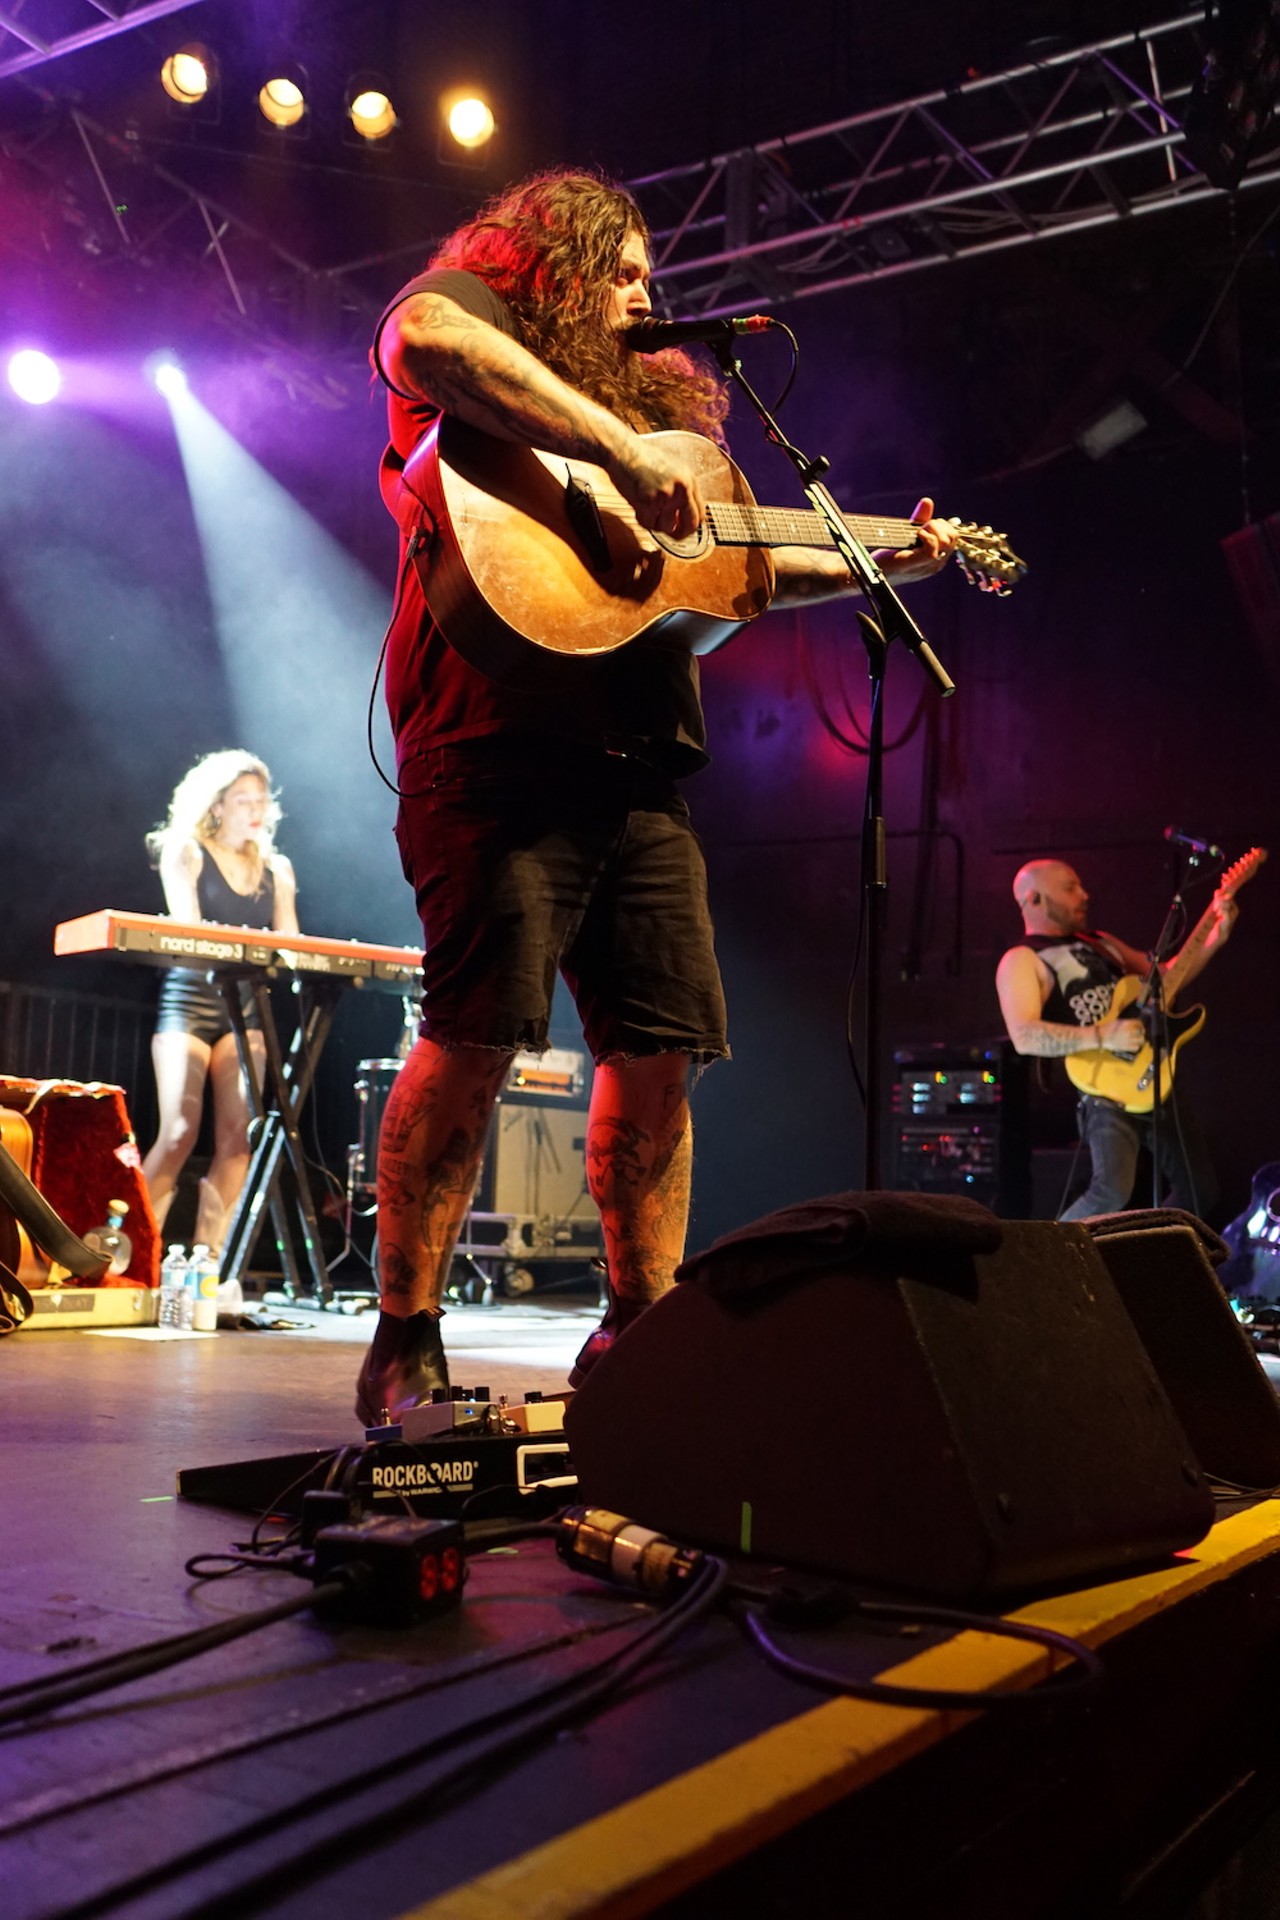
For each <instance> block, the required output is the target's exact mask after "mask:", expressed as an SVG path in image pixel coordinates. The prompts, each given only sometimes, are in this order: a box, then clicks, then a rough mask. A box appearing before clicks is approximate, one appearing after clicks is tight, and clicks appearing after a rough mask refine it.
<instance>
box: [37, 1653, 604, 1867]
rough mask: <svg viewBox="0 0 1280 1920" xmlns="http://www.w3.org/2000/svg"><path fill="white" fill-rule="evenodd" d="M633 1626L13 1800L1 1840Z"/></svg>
mask: <svg viewBox="0 0 1280 1920" xmlns="http://www.w3.org/2000/svg"><path fill="white" fill-rule="evenodd" d="M630 1624H631V1623H630V1621H627V1620H616V1619H615V1620H605V1621H597V1622H596V1623H595V1624H594V1625H592V1626H582V1627H566V1628H563V1629H561V1630H559V1631H557V1632H555V1633H551V1634H545V1635H542V1636H540V1637H539V1638H538V1639H536V1640H533V1641H524V1642H523V1643H521V1644H520V1645H518V1646H515V1647H511V1646H504V1647H499V1648H497V1649H494V1650H490V1651H485V1652H481V1653H478V1654H475V1655H473V1656H471V1658H469V1659H467V1660H463V1661H460V1662H458V1663H457V1664H456V1665H455V1666H452V1667H450V1668H449V1669H448V1670H447V1671H446V1672H444V1673H431V1674H429V1675H428V1676H427V1677H426V1678H424V1679H420V1680H413V1681H410V1682H409V1683H408V1684H407V1685H402V1686H400V1687H397V1688H396V1690H395V1691H394V1692H388V1693H385V1694H381V1695H375V1696H373V1697H368V1696H366V1697H364V1698H361V1699H358V1700H354V1701H350V1702H348V1703H346V1704H344V1705H342V1706H337V1707H322V1708H321V1709H320V1710H319V1711H318V1712H317V1713H314V1714H312V1715H311V1716H310V1717H309V1718H307V1719H306V1720H301V1719H299V1718H298V1717H297V1716H296V1715H295V1714H294V1713H293V1712H292V1711H290V1712H288V1713H287V1715H285V1716H284V1724H277V1725H275V1726H271V1725H269V1724H268V1725H267V1726H266V1727H265V1728H264V1727H263V1726H261V1725H257V1726H256V1727H255V1728H254V1729H253V1730H252V1731H246V1732H244V1733H243V1734H241V1735H240V1736H239V1737H238V1738H237V1737H232V1736H230V1735H228V1736H227V1738H226V1740H225V1743H223V1744H220V1745H218V1747H217V1748H216V1750H215V1751H213V1752H209V1751H208V1749H207V1748H205V1749H203V1750H197V1751H195V1752H193V1751H192V1749H191V1748H190V1746H184V1747H180V1748H179V1749H178V1751H177V1753H176V1755H175V1754H174V1753H173V1752H172V1751H170V1752H169V1753H168V1754H161V1755H159V1756H158V1759H157V1760H156V1762H155V1764H154V1765H153V1766H152V1767H151V1768H150V1770H148V1771H147V1772H146V1773H145V1775H142V1776H140V1775H139V1773H138V1770H137V1766H136V1764H132V1763H126V1764H125V1765H124V1766H123V1767H122V1768H121V1769H120V1770H119V1771H118V1772H117V1773H116V1774H115V1775H112V1774H110V1773H108V1774H107V1775H106V1776H105V1777H104V1776H103V1775H102V1774H101V1773H99V1774H97V1775H95V1777H94V1779H93V1781H92V1782H85V1781H83V1780H72V1781H63V1782H61V1783H60V1786H58V1787H54V1788H52V1789H46V1790H45V1792H43V1793H37V1794H36V1795H34V1796H33V1797H32V1798H31V1799H28V1800H21V1799H17V1800H15V1799H14V1798H13V1797H12V1796H11V1797H10V1798H9V1799H8V1800H7V1801H5V1802H4V1803H3V1804H2V1805H0V1839H3V1838H4V1837H5V1836H6V1835H7V1834H10V1833H21V1832H25V1831H27V1830H28V1829H29V1828H31V1827H32V1826H34V1825H36V1824H37V1823H38V1822H40V1821H44V1820H51V1819H56V1818H57V1817H58V1815H59V1814H62V1813H67V1812H70V1811H72V1810H75V1811H77V1812H82V1811H83V1810H84V1809H85V1808H86V1807H90V1806H100V1805H102V1804H103V1803H104V1802H105V1801H108V1800H114V1799H118V1798H119V1797H120V1795H121V1794H124V1793H133V1792H136V1791H138V1790H139V1789H140V1788H142V1787H155V1786H160V1785H162V1784H164V1783H165V1782H166V1781H169V1780H176V1779H178V1778H180V1777H181V1776H182V1775H183V1774H188V1773H195V1772H198V1771H199V1770H200V1769H201V1768H202V1767H205V1766H217V1765H222V1764H224V1763H225V1762H226V1761H228V1760H239V1759H243V1758H244V1756H245V1755H246V1754H250V1753H261V1752H263V1751H265V1750H266V1749H267V1748H268V1747H273V1746H279V1745H281V1744H282V1743H284V1742H285V1741H290V1740H298V1739H301V1738H302V1737H303V1736H304V1735H306V1734H311V1733H317V1732H319V1731H321V1730H323V1729H328V1728H331V1727H335V1726H343V1725H345V1724H347V1723H348V1722H350V1721H358V1720H362V1719H366V1718H368V1717H369V1716H370V1715H373V1714H376V1713H380V1712H381V1711H382V1710H383V1709H384V1708H388V1707H398V1706H402V1705H403V1704H404V1703H405V1702H406V1701H410V1700H418V1699H422V1698H424V1697H426V1696H427V1695H429V1694H432V1693H441V1692H443V1691H444V1690H445V1689H446V1688H448V1687H453V1686H461V1685H462V1684H463V1683H464V1682H466V1681H468V1680H474V1679H476V1678H477V1677H478V1676H481V1675H485V1674H489V1673H494V1672H496V1671H498V1670H499V1669H500V1668H502V1667H509V1666H516V1665H518V1664H520V1663H521V1662H523V1661H527V1660H530V1659H532V1658H533V1657H535V1656H538V1655H542V1654H547V1653H556V1652H559V1651H560V1650H561V1649H562V1648H565V1647H574V1646H578V1645H579V1644H580V1643H582V1642H585V1641H588V1640H594V1639H597V1638H599V1637H600V1636H602V1635H604V1634H612V1633H620V1632H622V1631H624V1630H625V1629H626V1628H628V1627H629V1626H630Z"/></svg>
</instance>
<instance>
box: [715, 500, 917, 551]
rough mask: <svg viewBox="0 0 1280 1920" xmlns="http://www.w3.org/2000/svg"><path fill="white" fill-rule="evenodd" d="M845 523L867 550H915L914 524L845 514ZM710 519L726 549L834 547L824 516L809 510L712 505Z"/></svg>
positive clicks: (718, 503)
mask: <svg viewBox="0 0 1280 1920" xmlns="http://www.w3.org/2000/svg"><path fill="white" fill-rule="evenodd" d="M842 517H843V519H844V523H845V525H846V527H848V529H849V531H850V533H851V534H853V536H854V538H855V539H857V540H861V542H862V544H863V546H864V547H891V548H892V549H893V551H894V552H895V553H896V552H899V551H900V550H902V549H903V548H906V547H913V546H914V545H915V543H916V539H917V537H918V535H919V532H920V529H919V527H918V526H917V525H916V523H915V522H914V520H877V519H875V518H874V517H873V516H872V515H871V514H868V513H846V514H844V515H843V516H842ZM707 519H708V521H709V522H710V526H711V531H712V533H713V534H714V535H715V537H716V540H717V542H718V543H719V544H720V545H721V546H724V547H834V545H835V539H834V538H833V536H832V533H831V530H830V528H829V527H828V526H827V523H826V521H825V520H824V519H823V518H822V516H821V514H818V513H814V512H812V511H811V510H810V509H809V508H806V507H755V506H751V507H746V506H738V505H736V504H734V503H733V502H731V501H724V500H717V501H713V502H712V503H711V504H710V505H709V506H708V507H707Z"/></svg>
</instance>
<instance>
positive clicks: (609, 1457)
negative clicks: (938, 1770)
mask: <svg viewBox="0 0 1280 1920" xmlns="http://www.w3.org/2000/svg"><path fill="white" fill-rule="evenodd" d="M565 1427H566V1431H567V1433H568V1437H569V1443H570V1450H571V1453H572V1456H573V1462H574V1466H575V1469H576V1471H577V1474H578V1481H579V1492H580V1496H581V1498H582V1499H584V1500H586V1501H587V1502H589V1503H590V1504H592V1505H597V1506H603V1507H608V1508H611V1509H613V1510H614V1511H615V1512H618V1513H623V1514H626V1515H627V1516H628V1517H629V1518H631V1519H634V1520H636V1521H639V1522H641V1523H643V1524H644V1525H646V1526H650V1527H653V1528H655V1529H657V1530H659V1531H661V1532H663V1533H666V1534H669V1535H671V1536H672V1537H673V1538H675V1539H678V1540H681V1541H685V1542H689V1543H692V1544H694V1545H700V1546H704V1547H711V1548H715V1549H717V1550H719V1551H722V1552H727V1553H744V1554H749V1555H751V1556H752V1557H754V1558H758V1559H764V1560H770V1561H780V1562H783V1563H785V1564H788V1565H792V1566H797V1567H804V1568H812V1569H814V1570H816V1571H822V1572H829V1573H836V1574H840V1575H843V1576H845V1577H848V1578H851V1579H854V1580H859V1581H865V1582H868V1583H870V1584H872V1585H875V1586H878V1587H889V1588H906V1589H910V1590H915V1591H920V1592H924V1593H931V1594H938V1595H947V1596H953V1597H958V1596H966V1597H974V1598H976V1597H979V1596H989V1595H995V1594H1009V1593H1016V1592H1019V1591H1025V1590H1029V1589H1033V1588H1036V1587H1040V1586H1044V1585H1048V1584H1061V1583H1071V1584H1075V1585H1078V1584H1080V1582H1081V1581H1082V1580H1084V1579H1087V1578H1088V1577H1090V1576H1093V1575H1096V1574H1101V1573H1104V1572H1111V1571H1115V1570H1120V1569H1123V1568H1126V1567H1130V1566H1133V1565H1137V1564H1141V1563H1149V1562H1151V1561H1154V1560H1157V1559H1159V1558H1161V1557H1163V1556H1164V1555H1166V1554H1168V1553H1170V1552H1173V1551H1176V1550H1178V1549H1180V1548H1185V1547H1188V1546H1191V1545H1193V1544H1194V1543H1195V1542H1196V1541H1197V1540H1199V1539H1201V1538H1203V1536H1204V1535H1205V1533H1207V1531H1208V1529H1209V1527H1210V1526H1211V1525H1212V1522H1213V1511H1214V1509H1213V1500H1212V1497H1211V1494H1210V1491H1209V1489H1208V1487H1207V1485H1206V1483H1205V1480H1204V1478H1203V1475H1202V1474H1201V1472H1200V1469H1199V1467H1198V1465H1197V1462H1196V1459H1195V1456H1194V1454H1193V1452H1192V1449H1191V1446H1190V1444H1189V1442H1188V1440H1187V1437H1186V1435H1185V1434H1184V1433H1183V1431H1182V1428H1181V1427H1180V1425H1179V1423H1178V1421H1177V1419H1176V1417H1175V1415H1174V1412H1173V1410H1172V1408H1171V1406H1170V1404H1169V1401H1168V1399H1167V1397H1166V1395H1165V1393H1164V1390H1163V1388H1162V1387H1161V1384H1160V1381H1159V1379H1158V1378H1157V1375H1156V1370H1155V1368H1154V1366H1153V1365H1152V1362H1151V1360H1150V1358H1149V1356H1148V1354H1147V1351H1146V1349H1145V1347H1144V1346H1143V1344H1142V1342H1141V1340H1140V1339H1139V1337H1138V1334H1137V1332H1136V1331H1135V1329H1134V1325H1133V1322H1132V1320H1131V1319H1130V1318H1129V1315H1128V1314H1127V1313H1126V1311H1125V1309H1124V1306H1123V1304H1122V1303H1121V1300H1120V1297H1119V1294H1118V1293H1117V1290H1116V1288H1115V1286H1114V1285H1113V1283H1112V1280H1111V1278H1110V1275H1109V1273H1108V1271H1107V1268H1106V1266H1105V1265H1104V1263H1103V1260H1102V1256H1101V1254H1100V1253H1099V1252H1098V1250H1097V1248H1096V1247H1095V1246H1094V1244H1093V1242H1092V1240H1091V1239H1090V1237H1089V1235H1088V1234H1087V1233H1086V1232H1085V1230H1084V1229H1083V1228H1082V1227H1080V1226H1074V1225H1072V1226H1056V1225H1054V1224H1052V1223H1050V1222H1047V1221H1008V1222H1005V1238H1004V1243H1003V1245H1002V1246H1001V1247H1000V1248H999V1250H998V1251H997V1252H995V1253H991V1254H981V1255H978V1256H976V1257H969V1256H967V1255H966V1256H963V1257H959V1258H955V1257H951V1258H931V1259H930V1262H929V1267H928V1270H927V1271H925V1270H918V1271H912V1272H904V1271H902V1270H901V1267H900V1266H893V1265H887V1264H886V1265H881V1266H879V1267H877V1266H876V1265H874V1264H872V1263H871V1262H870V1261H868V1260H865V1259H857V1258H853V1259H851V1260H850V1263H849V1264H848V1265H847V1266H845V1267H842V1268H840V1269H838V1270H835V1271H828V1272H826V1273H822V1274H820V1275H818V1276H817V1277H814V1278H811V1279H806V1280H804V1281H803V1282H799V1283H794V1282H793V1283H790V1284H787V1283H766V1284H765V1285H763V1286H761V1287H758V1288H756V1289H753V1290H752V1291H751V1292H750V1293H749V1294H747V1295H739V1296H737V1297H735V1299H734V1300H733V1302H732V1303H728V1302H725V1301H721V1300H717V1299H715V1298H714V1297H713V1296H712V1295H711V1293H710V1292H709V1291H708V1290H707V1289H706V1288H705V1286H703V1285H702V1284H700V1283H699V1282H696V1281H686V1282H682V1283H681V1284H680V1285H679V1286H677V1287H676V1288H674V1290H673V1291H672V1292H670V1293H669V1294H667V1295H665V1296H664V1297H663V1298H662V1299H661V1300H659V1301H658V1302H657V1303H656V1304H655V1305H654V1306H653V1307H652V1308H650V1310H649V1311H648V1312H647V1313H645V1314H644V1315H642V1316H641V1318H640V1319H639V1320H637V1321H636V1322H635V1323H634V1324H633V1325H632V1326H631V1327H630V1328H628V1330H627V1332H626V1333H625V1334H624V1335H623V1336H622V1337H621V1338H620V1339H619V1340H618V1341H617V1342H616V1344H615V1345H614V1346H613V1347H612V1348H611V1349H610V1350H609V1351H608V1352H607V1353H606V1354H605V1355H604V1356H603V1358H602V1359H601V1360H600V1361H599V1362H598V1364H597V1365H596V1366H595V1367H594V1368H593V1369H592V1371H591V1373H590V1374H589V1375H588V1377H587V1379H586V1381H585V1382H584V1384H583V1385H582V1387H581V1388H580V1389H579V1390H578V1392H577V1393H576V1394H575V1395H574V1397H573V1399H572V1400H571V1401H570V1403H569V1406H568V1410H567V1413H566V1418H565Z"/></svg>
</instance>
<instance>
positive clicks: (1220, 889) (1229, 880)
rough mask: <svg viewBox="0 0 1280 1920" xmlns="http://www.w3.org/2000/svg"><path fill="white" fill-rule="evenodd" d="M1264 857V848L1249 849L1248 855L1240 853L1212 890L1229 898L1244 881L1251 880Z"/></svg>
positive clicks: (1265, 851)
mask: <svg viewBox="0 0 1280 1920" xmlns="http://www.w3.org/2000/svg"><path fill="white" fill-rule="evenodd" d="M1266 857H1267V850H1266V848H1265V847H1250V849H1249V851H1248V853H1242V854H1241V855H1240V858H1239V859H1238V860H1235V861H1233V862H1232V864H1231V865H1230V866H1229V867H1228V868H1227V870H1226V872H1225V873H1224V874H1223V875H1222V877H1221V878H1220V879H1219V881H1218V884H1217V886H1216V887H1215V888H1214V892H1215V894H1226V895H1227V896H1228V897H1230V895H1231V894H1233V893H1234V892H1235V891H1236V889H1237V888H1238V887H1242V886H1243V885H1244V883H1245V881H1246V880H1252V878H1253V876H1254V874H1255V873H1256V872H1257V871H1258V868H1259V867H1260V866H1261V865H1262V863H1263V861H1264V860H1265V859H1266Z"/></svg>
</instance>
